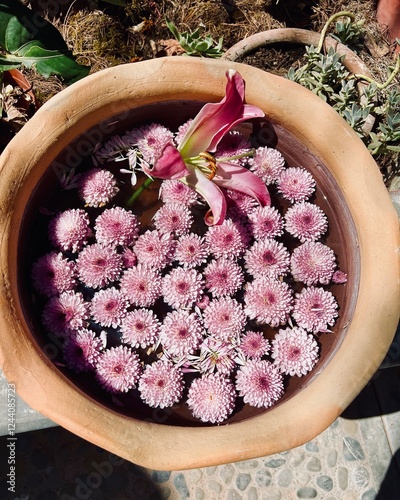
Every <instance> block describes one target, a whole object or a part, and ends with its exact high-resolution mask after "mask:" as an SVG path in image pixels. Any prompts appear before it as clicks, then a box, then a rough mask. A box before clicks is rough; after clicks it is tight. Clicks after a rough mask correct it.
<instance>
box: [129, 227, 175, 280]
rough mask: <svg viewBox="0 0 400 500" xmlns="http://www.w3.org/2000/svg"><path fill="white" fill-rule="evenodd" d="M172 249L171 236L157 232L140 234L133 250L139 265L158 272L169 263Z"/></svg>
mask: <svg viewBox="0 0 400 500" xmlns="http://www.w3.org/2000/svg"><path fill="white" fill-rule="evenodd" d="M173 249H174V248H173V240H172V236H171V235H169V234H161V233H159V232H158V231H157V230H154V231H150V230H148V231H146V232H144V233H143V234H141V235H140V236H139V238H138V239H137V241H136V243H135V246H134V248H133V250H134V252H135V254H136V258H137V261H138V262H139V264H142V265H143V266H147V267H152V268H154V269H159V270H161V269H164V267H165V266H166V265H167V264H168V263H169V262H170V260H171V258H172V255H173Z"/></svg>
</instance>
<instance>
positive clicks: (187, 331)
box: [160, 311, 204, 357]
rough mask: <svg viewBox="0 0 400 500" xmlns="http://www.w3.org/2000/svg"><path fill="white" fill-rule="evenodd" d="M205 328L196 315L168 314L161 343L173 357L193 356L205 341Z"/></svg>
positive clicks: (163, 325) (183, 313) (161, 331)
mask: <svg viewBox="0 0 400 500" xmlns="http://www.w3.org/2000/svg"><path fill="white" fill-rule="evenodd" d="M203 334H204V332H203V327H202V325H201V322H200V320H199V318H198V316H196V315H195V314H193V313H192V314H187V313H186V312H184V311H172V312H170V313H168V314H167V315H166V316H165V318H164V321H163V323H162V325H161V329H160V342H161V344H162V345H163V348H164V349H165V350H166V351H167V352H168V354H170V355H172V356H178V357H181V356H187V355H188V354H193V353H194V351H195V350H196V349H197V348H198V347H199V345H200V342H201V340H202V339H203Z"/></svg>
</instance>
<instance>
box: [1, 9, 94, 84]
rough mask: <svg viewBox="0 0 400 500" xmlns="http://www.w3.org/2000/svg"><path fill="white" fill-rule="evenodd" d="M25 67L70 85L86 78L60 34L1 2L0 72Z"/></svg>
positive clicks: (86, 69) (28, 12)
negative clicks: (57, 77)
mask: <svg viewBox="0 0 400 500" xmlns="http://www.w3.org/2000/svg"><path fill="white" fill-rule="evenodd" d="M20 66H25V67H27V68H31V67H34V68H35V70H36V71H37V72H38V73H40V74H41V75H43V76H45V77H48V76H50V75H51V74H56V75H58V76H60V77H61V78H62V79H63V80H64V81H65V82H66V83H67V84H70V83H73V82H75V81H76V80H79V79H80V78H82V77H84V76H86V75H87V74H88V72H89V69H90V68H89V67H88V66H82V65H80V64H78V63H77V62H76V60H75V58H74V56H73V55H72V53H71V51H70V50H69V49H68V47H67V44H66V43H65V41H64V39H63V37H62V36H61V34H60V32H59V31H58V30H57V28H55V26H53V25H52V24H51V23H49V22H48V21H46V20H45V19H44V18H43V17H41V16H39V15H38V14H37V12H33V11H32V10H31V9H28V8H27V7H25V6H24V5H22V4H20V3H19V2H16V1H15V0H0V72H2V71H6V70H9V69H15V68H19V67H20Z"/></svg>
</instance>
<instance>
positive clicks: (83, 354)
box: [63, 328, 104, 373]
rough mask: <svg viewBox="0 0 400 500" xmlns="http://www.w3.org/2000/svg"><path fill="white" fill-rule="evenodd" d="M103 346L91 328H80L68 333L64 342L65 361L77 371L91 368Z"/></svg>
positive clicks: (93, 366)
mask: <svg viewBox="0 0 400 500" xmlns="http://www.w3.org/2000/svg"><path fill="white" fill-rule="evenodd" d="M103 347H104V345H103V342H102V340H101V339H100V338H99V337H97V336H96V334H95V333H94V332H93V331H92V330H88V329H87V328H81V329H80V330H78V331H76V332H73V333H72V334H71V335H69V336H68V338H67V340H66V341H65V343H64V346H63V355H64V359H65V362H66V364H67V366H68V367H69V368H71V369H72V370H74V371H76V372H77V373H80V372H86V371H89V370H93V369H94V368H95V366H96V363H97V362H98V360H99V358H100V353H101V351H102V350H103Z"/></svg>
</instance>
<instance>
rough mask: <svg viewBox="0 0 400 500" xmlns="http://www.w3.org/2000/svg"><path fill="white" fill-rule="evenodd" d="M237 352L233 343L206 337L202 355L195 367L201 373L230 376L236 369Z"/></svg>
mask: <svg viewBox="0 0 400 500" xmlns="http://www.w3.org/2000/svg"><path fill="white" fill-rule="evenodd" d="M235 357H236V352H235V346H234V344H233V343H232V342H229V341H227V340H220V339H216V338H214V337H211V336H210V337H206V338H205V339H204V341H203V342H202V344H201V346H200V355H199V357H198V359H196V360H195V362H194V366H196V368H198V370H199V371H200V373H208V372H210V373H212V372H214V371H217V372H218V373H221V374H223V375H229V374H230V373H231V372H232V371H233V370H234V368H235V365H236V362H235Z"/></svg>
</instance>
